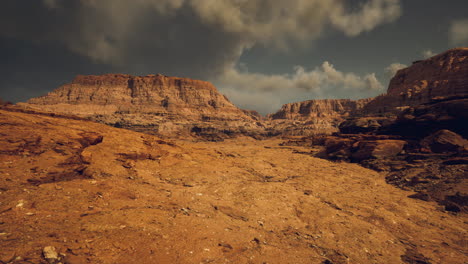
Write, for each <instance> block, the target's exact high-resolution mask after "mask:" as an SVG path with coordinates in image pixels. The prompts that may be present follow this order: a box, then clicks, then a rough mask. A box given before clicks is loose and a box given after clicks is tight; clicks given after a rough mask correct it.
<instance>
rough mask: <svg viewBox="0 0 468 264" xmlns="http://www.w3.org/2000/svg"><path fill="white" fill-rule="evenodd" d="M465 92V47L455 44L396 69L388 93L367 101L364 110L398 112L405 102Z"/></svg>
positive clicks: (416, 102)
mask: <svg viewBox="0 0 468 264" xmlns="http://www.w3.org/2000/svg"><path fill="white" fill-rule="evenodd" d="M467 96H468V48H457V49H451V50H448V51H446V52H444V53H441V54H439V55H436V56H434V57H431V58H429V59H427V60H423V61H416V62H414V63H413V65H412V66H410V67H408V68H405V69H402V70H399V71H398V72H397V74H396V75H395V77H393V79H392V80H391V81H390V85H389V87H388V90H387V93H386V94H384V95H381V96H378V97H376V98H375V99H374V100H373V101H371V102H369V103H368V104H367V105H366V106H365V107H364V109H363V111H364V112H365V113H367V114H375V113H386V112H395V111H396V112H398V111H400V110H401V109H402V108H405V107H408V106H417V105H421V104H426V103H430V102H434V101H442V100H449V99H451V98H463V97H467Z"/></svg>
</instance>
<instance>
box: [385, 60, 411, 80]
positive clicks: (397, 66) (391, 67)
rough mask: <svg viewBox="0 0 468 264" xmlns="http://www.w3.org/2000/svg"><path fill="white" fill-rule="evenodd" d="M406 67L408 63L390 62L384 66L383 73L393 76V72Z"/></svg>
mask: <svg viewBox="0 0 468 264" xmlns="http://www.w3.org/2000/svg"><path fill="white" fill-rule="evenodd" d="M406 67H408V65H405V64H401V63H392V64H390V65H389V66H388V67H387V68H385V73H387V75H388V77H390V78H391V77H393V76H395V74H396V73H397V72H398V71H399V70H401V69H404V68H406Z"/></svg>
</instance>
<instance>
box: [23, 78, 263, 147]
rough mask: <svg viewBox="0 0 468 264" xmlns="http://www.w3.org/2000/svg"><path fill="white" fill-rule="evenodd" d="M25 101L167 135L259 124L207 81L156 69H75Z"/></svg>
mask: <svg viewBox="0 0 468 264" xmlns="http://www.w3.org/2000/svg"><path fill="white" fill-rule="evenodd" d="M23 105H25V106H28V107H31V108H34V109H38V110H43V111H52V112H56V113H66V114H73V115H78V116H83V117H87V118H90V119H92V120H95V121H98V122H102V123H106V124H110V125H115V126H119V127H125V128H130V129H134V130H138V131H144V132H150V133H157V134H163V135H171V136H176V135H181V136H182V135H188V134H191V133H195V134H206V133H208V134H210V135H211V136H212V137H214V139H216V138H217V137H220V138H223V137H225V136H231V135H234V134H236V133H238V132H239V133H240V132H246V133H249V132H248V131H250V130H252V133H253V131H254V130H256V129H259V127H258V126H257V124H256V119H258V118H257V117H255V115H252V114H251V113H250V112H248V111H243V110H241V109H239V108H237V107H236V106H235V105H233V104H232V103H231V102H230V101H229V100H228V99H227V98H226V97H225V96H224V95H222V94H220V93H219V92H218V90H217V89H216V87H214V86H213V85H212V84H211V83H209V82H206V81H200V80H192V79H188V78H178V77H168V76H164V75H160V74H158V75H148V76H132V75H126V74H106V75H90V76H84V75H79V76H77V77H76V78H75V79H74V80H73V81H72V82H71V83H69V84H65V85H63V86H61V87H60V88H58V89H56V90H54V91H52V92H50V93H49V94H47V95H45V96H41V97H38V98H33V99H30V100H29V101H28V102H27V103H26V104H23ZM240 130H242V131H240Z"/></svg>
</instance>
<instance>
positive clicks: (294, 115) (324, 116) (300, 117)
mask: <svg viewBox="0 0 468 264" xmlns="http://www.w3.org/2000/svg"><path fill="white" fill-rule="evenodd" d="M371 100H372V98H368V99H361V100H349V99H324V100H309V101H304V102H297V103H290V104H285V105H283V107H281V109H280V110H279V111H278V112H276V113H274V114H271V115H269V116H267V119H268V120H270V122H269V125H270V127H271V130H272V131H274V132H272V133H273V134H282V135H294V136H297V135H300V136H305V135H314V134H331V133H333V132H337V131H338V129H337V127H338V124H339V123H341V122H342V121H343V120H344V118H345V117H349V116H352V115H354V114H355V113H357V112H358V111H359V110H360V109H362V108H363V107H364V106H365V105H366V104H367V103H368V102H369V101H371Z"/></svg>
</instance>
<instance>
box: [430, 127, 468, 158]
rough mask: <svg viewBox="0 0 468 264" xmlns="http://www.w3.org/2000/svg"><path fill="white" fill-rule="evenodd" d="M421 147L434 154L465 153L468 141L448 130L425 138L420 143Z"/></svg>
mask: <svg viewBox="0 0 468 264" xmlns="http://www.w3.org/2000/svg"><path fill="white" fill-rule="evenodd" d="M421 146H423V147H424V148H425V149H426V150H430V151H432V152H434V153H447V152H463V151H465V152H467V153H468V140H466V139H464V138H463V137H462V136H460V135H458V134H457V133H454V132H452V131H450V130H446V129H443V130H439V131H437V132H436V133H434V134H432V135H429V136H427V137H425V138H424V139H423V140H422V141H421Z"/></svg>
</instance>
